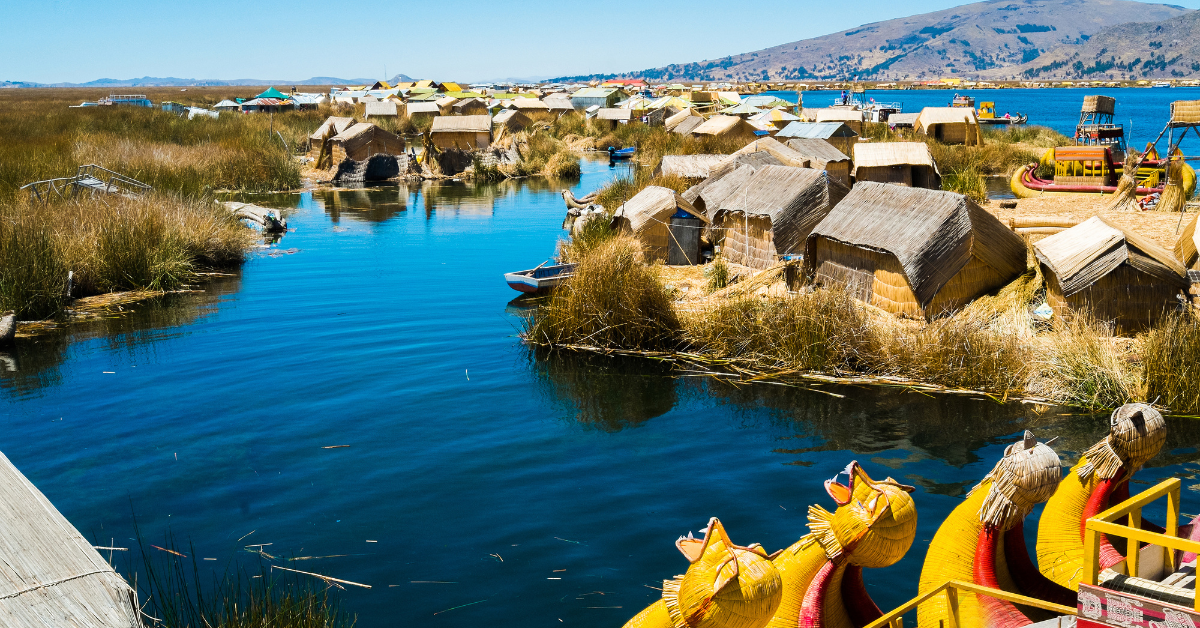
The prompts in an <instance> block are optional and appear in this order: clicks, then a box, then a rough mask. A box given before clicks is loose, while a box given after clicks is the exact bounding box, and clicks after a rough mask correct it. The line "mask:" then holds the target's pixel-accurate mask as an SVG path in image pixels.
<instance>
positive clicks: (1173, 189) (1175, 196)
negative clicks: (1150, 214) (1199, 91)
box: [1154, 101, 1200, 212]
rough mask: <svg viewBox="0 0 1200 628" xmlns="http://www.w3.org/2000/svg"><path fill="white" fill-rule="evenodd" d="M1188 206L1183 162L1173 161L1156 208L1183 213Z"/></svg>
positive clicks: (1169, 166) (1168, 164) (1169, 162)
mask: <svg viewBox="0 0 1200 628" xmlns="http://www.w3.org/2000/svg"><path fill="white" fill-rule="evenodd" d="M1197 102H1200V101H1197ZM1186 205H1187V194H1185V193H1184V191H1183V160H1182V159H1172V160H1170V161H1168V162H1167V185H1166V186H1165V187H1164V188H1163V193H1162V198H1160V199H1158V205H1157V206H1156V207H1155V208H1154V209H1155V210H1157V211H1160V212H1182V211H1185V209H1186Z"/></svg>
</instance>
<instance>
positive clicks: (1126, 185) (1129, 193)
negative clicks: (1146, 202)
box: [1104, 148, 1142, 211]
mask: <svg viewBox="0 0 1200 628" xmlns="http://www.w3.org/2000/svg"><path fill="white" fill-rule="evenodd" d="M1141 163H1142V156H1141V154H1140V153H1138V152H1137V150H1134V149H1132V148H1131V149H1129V152H1127V153H1125V165H1124V166H1123V167H1122V169H1121V180H1120V181H1119V182H1117V191H1116V192H1114V193H1113V197H1112V200H1110V201H1109V202H1108V206H1107V207H1105V209H1104V211H1139V210H1141V207H1139V206H1138V202H1137V176H1136V175H1137V170H1138V165H1139V164H1141Z"/></svg>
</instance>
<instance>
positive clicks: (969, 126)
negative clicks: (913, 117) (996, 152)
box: [915, 107, 983, 146]
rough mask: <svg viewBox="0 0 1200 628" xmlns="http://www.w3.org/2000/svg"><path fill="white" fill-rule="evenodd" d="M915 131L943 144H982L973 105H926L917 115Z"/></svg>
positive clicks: (981, 135)
mask: <svg viewBox="0 0 1200 628" xmlns="http://www.w3.org/2000/svg"><path fill="white" fill-rule="evenodd" d="M915 127H916V130H917V132H919V133H921V134H923V135H927V136H929V137H932V138H933V139H935V140H937V141H939V142H941V143H943V144H965V145H967V146H979V145H982V144H983V133H982V132H981V131H980V130H979V118H978V117H976V115H975V109H974V108H973V107H926V108H924V109H922V110H921V115H919V116H917V121H916V124H915Z"/></svg>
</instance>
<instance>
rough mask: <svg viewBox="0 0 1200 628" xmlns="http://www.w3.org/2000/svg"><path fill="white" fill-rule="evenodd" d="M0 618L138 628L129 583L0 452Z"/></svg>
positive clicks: (12, 622) (26, 624) (27, 624)
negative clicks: (0, 558)
mask: <svg viewBox="0 0 1200 628" xmlns="http://www.w3.org/2000/svg"><path fill="white" fill-rule="evenodd" d="M0 557H3V560H0V618H2V620H0V623H3V624H4V625H5V626H13V627H18V626H19V627H21V628H61V627H63V626H87V627H88V628H142V622H141V621H140V619H139V617H138V610H137V609H138V606H137V600H136V599H135V594H134V592H133V590H132V589H131V588H130V587H129V584H128V583H126V582H125V580H124V579H123V578H122V577H121V576H120V575H118V574H117V572H116V571H114V570H113V568H112V566H111V565H109V564H108V562H106V561H105V560H104V558H103V557H101V556H100V554H99V553H98V552H97V551H96V550H95V548H93V547H92V544H91V543H89V542H88V540H87V539H85V538H84V537H83V535H82V534H80V533H79V530H77V529H75V527H74V526H72V525H71V523H70V522H69V521H67V519H66V517H64V516H63V515H62V513H60V512H59V511H58V509H56V508H55V507H54V504H51V503H50V500H48V499H46V496H45V495H43V494H42V492H41V491H39V490H38V489H37V487H35V486H34V485H33V484H32V483H31V482H30V481H29V480H28V479H26V478H25V476H24V475H22V474H21V472H20V471H18V470H17V468H16V467H14V466H13V464H12V463H11V462H9V460H8V458H6V457H5V456H4V455H3V454H0Z"/></svg>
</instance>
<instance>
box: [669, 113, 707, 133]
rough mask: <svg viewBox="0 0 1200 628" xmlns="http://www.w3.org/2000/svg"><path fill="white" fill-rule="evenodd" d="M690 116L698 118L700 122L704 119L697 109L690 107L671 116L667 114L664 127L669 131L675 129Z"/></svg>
mask: <svg viewBox="0 0 1200 628" xmlns="http://www.w3.org/2000/svg"><path fill="white" fill-rule="evenodd" d="M688 118H696V119H697V120H699V121H700V122H703V121H704V118H703V117H701V116H700V115H699V114H697V113H696V112H695V111H692V110H691V109H690V108H689V109H683V110H680V111H678V112H676V113H673V114H671V115H670V116H667V119H666V120H664V121H663V128H665V129H666V130H668V131H674V130H675V127H677V126H679V125H680V124H681V123H683V122H685V121H687V119H688Z"/></svg>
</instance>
